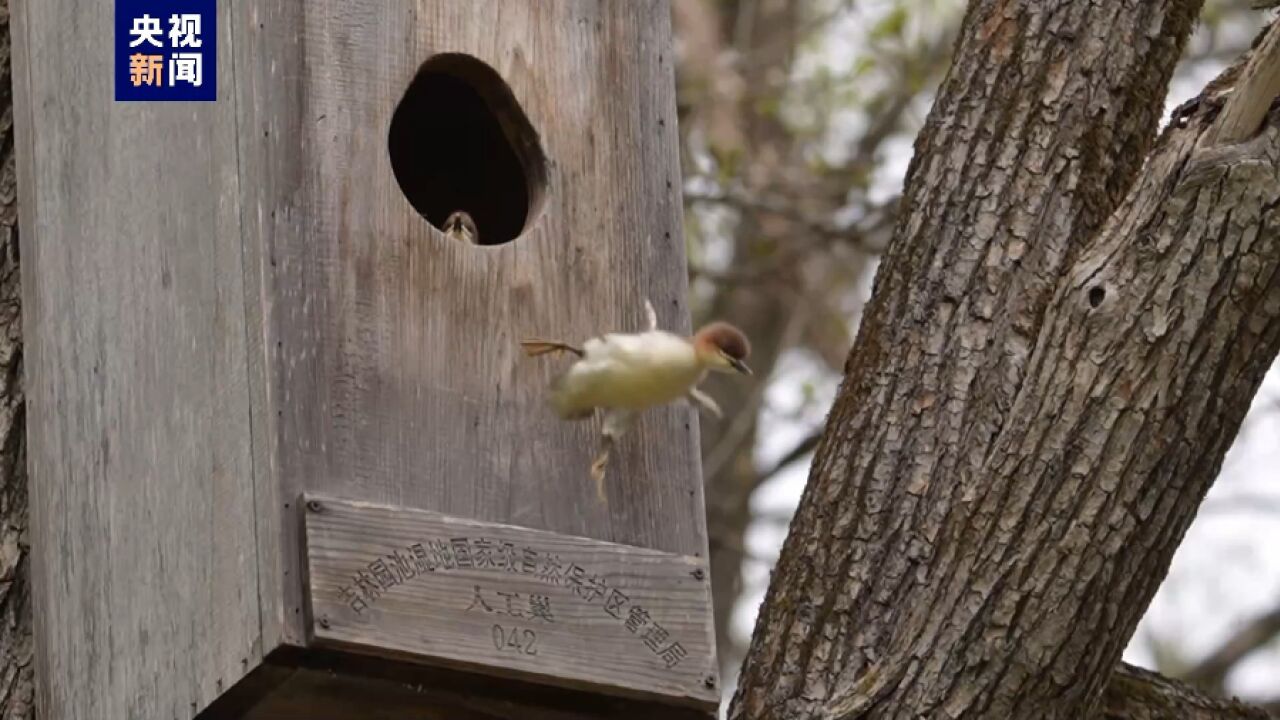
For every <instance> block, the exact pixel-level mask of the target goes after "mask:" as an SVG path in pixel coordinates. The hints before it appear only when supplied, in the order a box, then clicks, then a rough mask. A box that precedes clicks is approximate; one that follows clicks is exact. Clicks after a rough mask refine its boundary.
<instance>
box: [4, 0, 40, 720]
mask: <svg viewBox="0 0 1280 720" xmlns="http://www.w3.org/2000/svg"><path fill="white" fill-rule="evenodd" d="M17 188H18V185H17V176H16V172H15V168H14V155H13V92H12V85H11V83H10V64H9V5H8V3H0V718H5V720H27V719H29V718H33V717H35V705H34V703H35V685H34V682H33V679H32V670H33V666H32V641H31V587H30V585H29V583H28V582H27V566H28V563H27V557H28V555H27V464H26V457H25V448H26V444H25V437H24V433H25V429H26V423H25V422H24V417H25V416H24V414H23V395H22V313H21V306H20V299H21V293H20V288H19V285H18V195H17Z"/></svg>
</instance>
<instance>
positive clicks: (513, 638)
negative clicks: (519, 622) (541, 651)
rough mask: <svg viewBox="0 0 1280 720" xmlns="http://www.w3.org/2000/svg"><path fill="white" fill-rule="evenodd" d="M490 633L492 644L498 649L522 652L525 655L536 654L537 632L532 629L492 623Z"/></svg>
mask: <svg viewBox="0 0 1280 720" xmlns="http://www.w3.org/2000/svg"><path fill="white" fill-rule="evenodd" d="M491 633H492V635H493V646H494V647H495V648H497V649H498V650H506V651H508V652H515V653H523V654H525V655H537V654H538V648H537V645H538V634H537V633H535V632H534V631H532V630H527V629H524V628H504V627H502V626H501V625H494V626H493V629H492V630H491Z"/></svg>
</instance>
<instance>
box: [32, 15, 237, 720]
mask: <svg viewBox="0 0 1280 720" xmlns="http://www.w3.org/2000/svg"><path fill="white" fill-rule="evenodd" d="M229 8H230V5H229V4H228V3H219V4H218V12H219V20H218V23H219V27H220V28H226V27H227V18H228V16H229V13H230V9H229ZM14 9H15V24H14V27H13V33H14V41H15V48H16V52H15V57H14V60H15V62H14V66H15V69H17V71H18V72H17V73H15V74H16V76H17V83H16V91H17V95H16V100H15V105H16V109H17V112H16V122H17V131H18V132H17V155H18V158H19V164H20V167H21V177H20V188H19V192H20V204H21V242H22V284H23V302H24V308H23V310H24V333H25V336H26V341H27V345H26V353H27V356H26V362H25V370H26V388H27V398H28V405H27V410H28V423H29V424H28V435H27V437H28V443H29V445H28V453H29V460H28V462H29V466H30V475H31V481H30V487H31V510H32V517H31V535H32V537H31V545H32V548H33V553H34V556H33V557H34V559H33V566H32V570H33V590H34V594H35V598H34V603H35V608H34V615H35V617H36V619H37V630H36V648H37V668H38V671H37V675H38V677H39V690H38V692H39V697H38V705H39V706H40V708H41V716H42V717H44V718H50V719H52V720H57V719H58V718H89V717H102V718H107V717H111V718H138V719H139V720H142V719H148V718H186V717H191V716H192V715H194V714H195V713H196V712H197V711H198V710H199V709H200V708H202V707H204V706H205V705H206V704H207V703H208V702H210V701H211V700H212V699H213V698H215V697H217V696H218V694H219V693H221V692H222V691H223V689H224V688H226V687H229V686H230V685H231V684H232V683H234V682H236V681H237V680H238V679H239V678H240V677H241V676H242V675H243V674H244V673H245V672H247V671H248V670H249V669H251V668H252V667H253V665H255V664H256V662H257V659H258V657H259V653H260V644H259V640H260V637H259V619H258V582H257V564H256V546H255V537H254V523H253V515H252V513H253V507H254V505H253V500H254V487H253V467H252V462H251V451H250V437H249V431H248V427H249V400H248V396H247V383H246V380H245V374H246V359H245V332H244V326H243V323H244V315H245V308H244V299H243V293H244V288H243V267H242V263H241V245H240V238H241V235H240V208H239V195H240V188H239V178H238V175H237V163H236V153H235V151H234V145H235V137H236V116H235V104H234V102H231V101H229V100H226V99H225V98H224V99H221V100H219V101H218V102H214V103H199V104H186V103H144V104H128V103H116V102H114V100H113V87H112V81H113V76H112V73H111V72H110V67H109V63H107V64H106V65H104V58H110V57H111V55H112V47H111V46H112V42H113V32H112V27H113V25H112V22H113V4H112V3H91V4H83V3H79V2H75V1H74V0H22V1H20V2H15V3H14ZM67 48H77V50H76V51H75V52H68V51H67ZM231 48H232V42H231V38H230V36H229V34H228V33H225V32H222V33H219V36H218V53H219V55H220V56H221V57H224V58H225V57H229V56H230V52H231ZM230 70H231V64H230V63H229V62H223V63H220V64H219V68H218V83H219V86H220V87H224V88H225V87H229V86H230V85H231V83H230V80H231V77H232V74H231V72H230ZM208 72H209V69H206V73H208Z"/></svg>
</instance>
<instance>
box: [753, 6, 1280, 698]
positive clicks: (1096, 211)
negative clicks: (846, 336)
mask: <svg viewBox="0 0 1280 720" xmlns="http://www.w3.org/2000/svg"><path fill="white" fill-rule="evenodd" d="M1199 8H1200V2H1199V1H1198V0H1147V1H1143V2H1136V1H1125V2H1120V1H1116V2H1103V3H1082V2H1072V1H1070V0H974V1H973V2H972V3H971V4H970V7H969V10H968V13H967V15H966V17H965V21H964V27H963V30H962V33H961V37H960V40H959V42H958V43H957V46H956V52H955V60H954V64H953V66H952V70H951V71H950V73H949V75H948V77H947V79H946V80H945V82H944V83H943V87H942V89H941V90H940V93H939V96H938V99H937V101H936V103H935V106H934V108H933V110H932V112H931V114H930V118H929V121H928V122H927V124H926V127H925V129H924V130H923V131H922V133H921V135H920V137H919V139H918V141H917V144H916V156H915V158H914V159H913V161H912V164H911V166H910V168H909V170H908V176H907V181H906V187H905V192H904V199H903V206H902V211H901V215H900V220H899V222H898V225H897V227H896V229H895V234H894V239H893V241H892V243H891V245H890V247H889V249H888V252H887V253H886V256H885V258H884V261H883V264H882V265H881V268H880V270H879V272H878V274H877V278H876V283H875V289H874V295H873V299H872V301H871V304H870V305H869V307H868V309H867V312H866V314H865V315H864V319H863V322H862V325H861V327H860V329H859V336H858V339H857V342H856V343H855V345H854V349H853V350H852V352H851V353H850V356H849V359H848V363H847V365H846V368H845V370H846V375H845V379H844V382H843V385H842V387H841V390H840V393H839V396H838V398H837V401H836V404H835V406H834V408H833V409H832V411H831V414H830V416H829V418H828V422H827V426H826V429H825V431H824V435H823V438H822V440H821V442H820V443H819V446H818V449H817V455H816V458H815V461H814V464H813V468H812V471H811V475H810V479H809V483H808V486H807V487H806V490H805V493H804V496H803V498H802V500H801V503H800V507H799V510H798V512H797V515H796V519H795V520H794V521H793V523H792V526H791V532H790V535H789V537H788V539H787V541H786V543H785V545H784V547H783V550H782V555H781V558H780V560H779V562H778V566H777V568H776V570H775V572H774V575H773V578H772V582H771V584H770V589H769V592H768V595H767V597H766V600H765V603H764V606H763V607H762V610H761V612H760V615H759V619H758V621H757V626H756V631H755V635H754V637H753V640H752V646H751V650H750V652H749V655H748V658H747V661H746V663H745V664H744V667H743V672H742V676H741V678H740V683H739V688H738V692H737V695H736V696H735V698H734V702H733V704H732V706H731V708H730V717H731V718H735V719H739V720H743V719H746V718H751V719H756V718H787V719H788V720H793V719H794V720H804V719H806V718H827V719H831V720H853V719H854V718H876V719H884V718H920V717H940V718H951V719H956V718H995V719H1000V720H1004V719H1005V718H1053V719H1056V718H1064V719H1065V718H1071V719H1075V718H1082V717H1099V716H1101V717H1106V718H1133V719H1135V720H1136V719H1138V718H1170V719H1172V718H1175V717H1178V718H1187V717H1190V718H1235V717H1239V718H1243V717H1263V716H1262V715H1259V714H1257V713H1258V711H1256V710H1252V709H1249V708H1243V707H1241V706H1238V705H1235V704H1232V703H1225V702H1216V701H1212V700H1208V699H1205V698H1203V697H1201V696H1198V695H1197V694H1196V693H1194V692H1192V691H1190V690H1187V689H1186V688H1182V687H1180V686H1177V685H1174V684H1171V683H1168V682H1167V681H1163V680H1160V681H1159V682H1157V681H1156V680H1154V679H1152V677H1150V676H1148V675H1147V674H1144V673H1140V672H1136V671H1133V670H1131V669H1125V670H1124V671H1122V672H1120V673H1116V672H1115V670H1116V668H1117V666H1118V663H1119V659H1120V655H1121V653H1122V651H1123V649H1124V646H1125V644H1126V642H1127V640H1128V638H1129V637H1130V635H1131V633H1132V631H1133V629H1134V627H1135V626H1136V624H1137V622H1138V619H1139V618H1140V617H1141V615H1142V613H1143V612H1144V611H1145V609H1146V607H1147V603H1148V602H1149V600H1150V598H1151V596H1152V594H1153V593H1154V592H1155V590H1156V587H1157V586H1158V585H1159V582H1160V580H1161V579H1162V578H1163V577H1164V574H1165V572H1166V571H1167V568H1168V564H1169V561H1170V558H1171V556H1172V554H1173V551H1174V549H1175V548H1176V546H1177V544H1178V542H1179V540H1180V539H1181V538H1182V536H1183V533H1184V532H1185V530H1186V528H1187V526H1188V525H1189V523H1190V522H1191V519H1192V517H1193V515H1194V514H1195V511H1196V508H1197V506H1198V504H1199V501H1200V500H1201V498H1202V497H1203V495H1204V493H1205V492H1206V491H1207V489H1208V487H1209V485H1210V483H1211V482H1212V480H1213V478H1214V476H1215V474H1216V471H1217V469H1218V467H1219V465H1220V463H1221V459H1222V457H1223V455H1224V454H1225V452H1226V450H1227V448H1228V446H1229V444H1230V442H1231V440H1232V438H1233V437H1234V435H1235V433H1236V430H1237V428H1238V426H1239V424H1240V422H1241V420H1242V419H1243V417H1244V414H1245V412H1246V410H1247V409H1248V406H1249V401H1250V399H1251V398H1252V396H1253V394H1254V392H1255V391H1256V389H1257V387H1258V385H1259V384H1260V383H1261V381H1262V377H1263V375H1264V373H1265V372H1266V370H1267V368H1268V366H1269V365H1270V363H1271V362H1272V360H1273V359H1274V358H1275V356H1276V351H1277V348H1278V347H1280V278H1277V272H1278V271H1280V237H1278V236H1280V209H1278V208H1280V117H1277V115H1278V114H1280V111H1276V112H1273V113H1272V114H1271V115H1269V116H1268V117H1267V118H1266V122H1265V123H1263V125H1264V128H1263V130H1262V131H1261V132H1260V133H1256V134H1255V133H1254V130H1255V129H1256V125H1255V127H1254V128H1250V129H1249V131H1248V134H1249V135H1250V138H1249V139H1246V140H1243V141H1239V142H1237V141H1236V140H1238V138H1237V139H1229V140H1227V141H1226V143H1225V144H1224V145H1216V146H1215V145H1213V144H1212V143H1210V142H1208V141H1207V140H1205V141H1202V137H1203V136H1204V135H1206V133H1207V132H1209V130H1210V129H1211V128H1213V126H1214V121H1215V119H1216V118H1217V117H1218V114H1219V113H1222V114H1223V116H1224V117H1229V116H1230V117H1234V116H1235V115H1236V114H1237V113H1235V112H1225V113H1223V111H1222V108H1223V104H1224V102H1225V103H1227V104H1230V103H1232V102H1234V101H1236V100H1239V97H1240V96H1239V94H1237V95H1236V98H1235V100H1233V98H1232V95H1231V94H1230V93H1229V89H1230V86H1231V85H1232V83H1233V82H1234V78H1235V71H1234V70H1233V71H1229V72H1228V73H1227V74H1225V75H1224V76H1223V77H1221V78H1219V80H1218V81H1215V83H1213V84H1212V85H1211V87H1210V88H1208V89H1207V90H1206V93H1205V94H1204V95H1202V97H1201V99H1200V101H1199V102H1198V103H1193V104H1191V105H1188V106H1185V107H1184V108H1181V109H1180V111H1179V113H1177V117H1176V118H1175V121H1174V122H1173V123H1172V124H1171V127H1170V128H1169V129H1168V131H1167V132H1166V133H1165V135H1164V136H1163V137H1162V138H1161V140H1160V142H1159V143H1157V144H1155V146H1154V149H1153V142H1152V141H1153V139H1154V134H1155V130H1156V128H1157V125H1158V121H1159V117H1160V114H1161V109H1162V101H1163V99H1164V97H1165V91H1166V86H1167V82H1168V79H1169V76H1170V74H1171V72H1172V70H1173V68H1174V65H1175V63H1176V61H1177V59H1178V57H1179V55H1180V54H1181V50H1182V48H1183V45H1184V43H1185V40H1186V38H1187V35H1188V33H1189V31H1190V29H1191V26H1192V23H1193V19H1194V17H1195V15H1196V14H1197V13H1198V11H1199ZM1276 32H1280V29H1277V30H1276ZM1255 54H1256V53H1255ZM1272 62H1280V58H1276V59H1273V60H1272ZM1272 98H1274V95H1272V96H1271V97H1267V98H1264V102H1263V103H1262V108H1263V110H1264V111H1265V109H1266V107H1268V106H1269V105H1270V102H1271V99H1272ZM1256 100H1257V98H1254V101H1253V105H1254V107H1255V109H1256V106H1257V102H1256ZM1256 117H1257V119H1258V121H1259V122H1262V120H1263V118H1262V115H1261V114H1256ZM1217 131H1218V129H1217V128H1214V132H1215V133H1216V132H1217ZM1219 140H1222V138H1219ZM1148 151H1150V152H1151V154H1150V157H1149V158H1148V157H1147V156H1148ZM1144 158H1147V161H1146V165H1145V167H1143V159H1144ZM1140 169H1141V172H1139V171H1140ZM1109 683H1110V685H1109ZM1104 690H1107V691H1108V694H1107V696H1106V702H1105V704H1104V703H1103V694H1104ZM1179 697H1182V698H1183V700H1182V701H1179V700H1178V699H1177V698H1179Z"/></svg>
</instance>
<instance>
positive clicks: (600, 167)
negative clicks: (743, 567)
mask: <svg viewBox="0 0 1280 720" xmlns="http://www.w3.org/2000/svg"><path fill="white" fill-rule="evenodd" d="M235 27H236V29H237V31H238V32H237V41H236V53H237V60H236V67H237V78H238V80H239V82H240V87H239V94H238V98H239V103H240V107H241V118H240V120H241V122H240V125H241V142H240V156H241V158H242V163H243V173H244V175H245V177H246V178H251V179H252V181H251V182H250V181H249V180H246V190H247V196H246V206H245V209H244V220H245V224H246V225H245V227H246V237H247V238H250V239H251V241H252V242H259V243H260V244H261V247H260V248H259V249H258V250H249V251H248V255H250V256H252V255H253V254H254V253H258V255H257V257H259V258H260V266H261V276H260V277H259V279H258V280H257V284H258V285H260V286H261V287H262V288H263V289H264V292H265V294H266V295H265V296H266V297H267V298H269V299H268V301H267V302H266V303H265V305H266V307H267V308H268V309H269V312H270V315H269V317H268V318H267V319H266V322H265V324H264V327H263V328H262V333H263V336H262V337H263V347H264V349H265V351H266V353H267V356H266V359H265V361H266V367H267V373H268V374H267V377H266V384H265V389H264V391H263V393H262V395H261V399H262V401H263V402H265V403H267V407H266V408H264V411H263V412H262V413H260V414H258V415H256V416H255V417H258V418H261V421H262V422H261V423H260V424H259V425H258V426H257V429H261V430H262V431H263V432H264V433H265V434H266V438H265V439H264V440H263V442H261V443H260V447H264V448H265V450H264V451H265V452H266V453H267V456H268V459H267V460H265V461H264V466H263V469H264V471H266V472H269V473H272V474H273V476H274V478H275V479H274V481H273V482H272V483H269V489H267V490H265V491H264V492H263V493H260V495H259V498H260V500H261V501H262V502H263V503H264V506H262V507H260V509H261V511H262V513H261V515H260V524H261V525H262V526H263V527H272V528H278V530H279V534H278V535H276V536H275V538H273V539H270V540H268V539H264V542H267V541H273V542H278V543H279V545H280V547H279V548H278V549H277V548H268V547H267V545H264V546H263V547H264V551H265V555H264V556H265V557H268V558H269V562H276V558H282V559H283V560H281V561H280V562H281V563H282V565H281V566H280V567H279V568H266V565H265V564H264V575H263V579H264V582H269V583H271V584H273V585H274V588H272V592H269V593H267V600H266V602H268V603H270V602H274V597H275V594H274V593H279V594H280V596H282V597H284V598H285V600H284V602H283V603H282V604H281V605H279V606H275V607H268V608H267V609H266V610H265V611H264V636H265V638H266V642H267V644H268V646H270V645H271V644H272V643H273V642H274V640H276V639H278V640H281V641H287V642H291V643H302V642H303V636H302V626H301V623H300V612H301V595H300V587H301V586H300V584H299V583H298V582H297V579H296V576H297V572H298V568H297V567H296V564H295V563H296V558H298V557H299V553H298V547H297V539H298V537H299V533H298V528H297V522H298V520H297V517H296V515H295V511H296V508H294V507H292V503H293V501H294V499H295V498H296V497H297V496H298V495H299V494H300V493H301V492H304V491H309V492H322V493H328V494H334V495H339V496H343V497H350V498H359V499H365V500H371V501H378V502H384V503H387V504H391V505H396V506H407V507H418V508H424V509H429V510H435V511H439V512H443V513H447V514H449V515H453V516H459V517H470V518H476V519H481V520H488V521H494V522H505V523H511V524H514V525H519V526H523V527H532V528H540V529H545V530H551V531H555V532H559V533H563V534H568V535H575V536H582V537H591V538H596V539H600V540H606V541H611V542H618V543H623V544H629V545H636V546H640V547H648V548H653V549H658V550H664V551H668V552H673V553H677V554H682V555H693V556H703V557H705V552H706V551H705V545H706V541H705V533H704V520H703V500H702V490H701V486H700V482H699V460H698V451H697V448H698V435H697V421H696V417H695V413H694V412H693V411H692V410H691V409H689V408H687V407H685V406H683V405H680V406H675V407H669V408H663V409H659V410H657V411H654V412H651V413H647V414H646V415H645V416H644V417H643V419H642V420H641V422H640V423H639V424H638V426H637V427H636V428H635V430H634V431H633V432H632V433H630V434H628V436H627V438H626V439H625V441H624V442H623V443H622V444H621V446H620V447H619V450H618V452H617V453H616V454H615V456H614V459H613V463H612V465H611V468H610V477H609V480H608V492H609V502H608V504H607V505H604V504H601V503H600V502H599V501H598V500H597V499H596V498H595V495H594V489H593V488H592V485H591V479H590V476H589V473H588V466H589V464H590V462H591V459H592V456H593V454H594V453H595V452H596V450H597V439H596V436H597V434H598V432H599V425H598V422H591V423H580V424H567V423H560V422H558V421H556V420H555V419H554V417H553V415H552V414H551V413H550V411H549V410H548V409H547V407H546V403H545V400H544V388H545V385H546V383H547V382H548V380H549V379H550V377H551V376H552V374H553V373H555V372H557V371H559V370H560V369H561V368H562V367H563V365H562V363H561V362H557V361H555V360H548V359H545V358H541V359H536V360H530V359H528V358H524V357H523V356H522V355H521V354H520V352H519V348H518V346H517V343H518V341H519V340H520V339H521V338H522V337H524V336H528V335H550V336H560V337H564V338H566V339H569V340H582V339H583V338H585V337H587V336H589V335H592V334H595V333H598V332H600V331H602V330H611V329H624V330H626V329H638V328H640V327H642V326H643V322H644V312H643V300H644V298H645V297H646V296H647V297H648V298H650V299H652V301H653V304H654V305H655V307H656V308H657V310H658V315H659V318H660V321H661V324H662V325H663V327H665V328H668V329H673V330H687V329H688V311H687V307H686V304H685V293H686V275H685V264H684V263H685V259H684V249H683V247H684V246H683V240H682V235H681V205H680V201H679V186H680V177H679V165H678V161H677V135H676V127H675V101H674V83H673V77H672V68H671V65H672V58H671V50H670V29H669V7H668V4H667V2H666V1H665V0H635V1H628V2H613V1H612V0H558V1H557V2H547V3H528V2H512V1H507V0H432V1H430V2H423V1H420V0H355V1H352V0H344V1H343V2H336V1H324V2H319V1H316V2H306V3H283V2H274V3H254V4H252V5H251V6H250V7H248V8H244V9H242V10H238V11H237V17H236V25H235ZM440 52H464V53H467V54H470V55H472V56H474V57H476V58H478V59H480V60H482V61H484V62H485V63H487V64H489V65H490V66H492V67H493V68H494V69H496V70H497V72H498V73H499V74H500V75H501V76H502V77H503V78H504V79H505V80H506V81H507V82H508V83H509V84H510V87H511V90H512V92H513V93H514V95H515V98H516V99H517V101H518V102H519V103H520V104H521V107H522V108H523V110H524V112H525V114H526V115H527V116H528V118H529V120H530V122H531V123H532V124H533V126H534V128H535V129H536V130H537V131H538V133H539V135H540V139H541V144H542V147H543V149H544V151H545V154H546V156H547V158H548V160H549V168H548V187H547V189H546V193H545V199H544V202H543V206H542V211H541V213H540V215H539V216H538V217H537V218H536V219H535V220H533V222H532V225H531V227H530V229H529V230H528V231H527V232H526V233H525V234H524V236H523V237H521V238H519V239H517V240H516V241H515V242H512V243H509V244H506V245H501V246H495V247H479V248H477V247H467V246H462V245H460V244H456V243H448V242H446V241H445V239H444V238H443V236H441V235H440V234H439V233H438V232H437V231H435V230H434V229H432V228H431V227H430V226H429V224H428V223H427V222H426V221H424V219H423V218H422V217H420V216H419V215H418V214H417V212H416V211H415V210H414V209H413V207H412V206H411V205H410V204H409V202H408V201H407V200H406V199H405V198H404V196H403V194H402V192H401V190H400V188H399V186H398V185H397V182H396V179H395V177H394V176H393V173H392V169H391V163H390V161H389V158H388V151H387V141H386V138H387V128H388V125H389V123H390V119H391V116H392V113H393V112H394V110H395V107H396V104H397V102H398V101H399V99H400V97H401V93H403V92H404V90H405V88H406V87H407V86H408V85H409V83H410V81H411V79H412V78H413V76H414V74H415V73H416V72H417V70H418V68H419V66H420V65H421V63H422V62H424V61H425V60H427V59H428V58H429V57H431V56H432V55H433V54H434V53H440ZM430 161H431V158H429V157H427V158H423V159H422V162H430ZM482 232H483V228H482Z"/></svg>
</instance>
